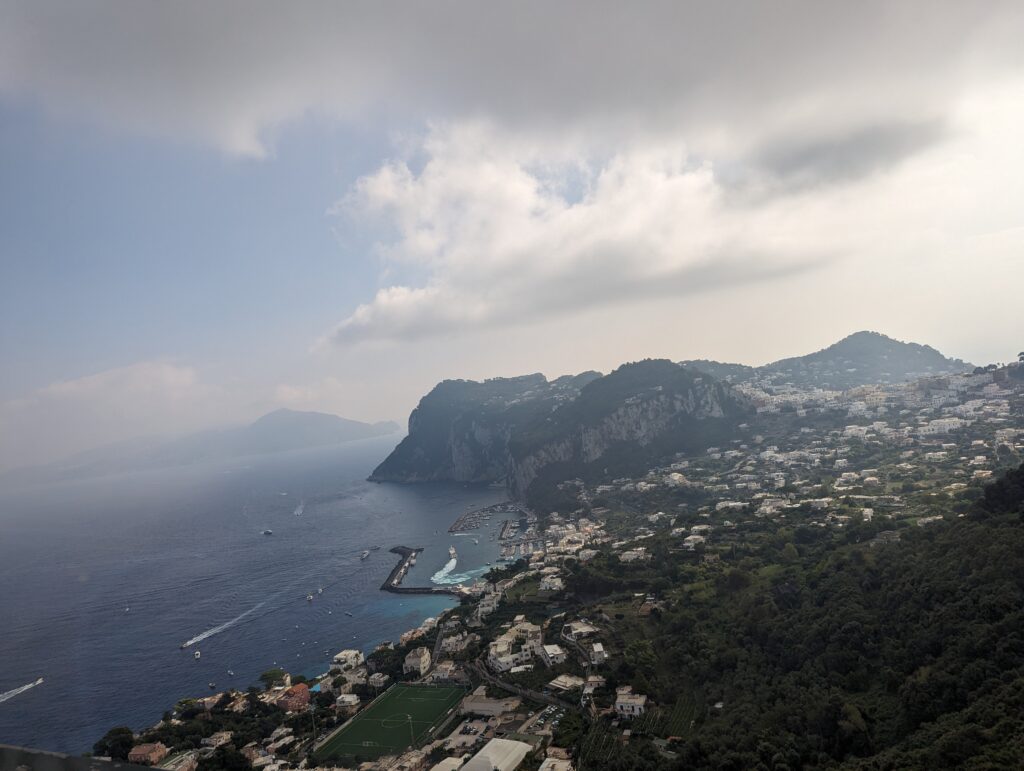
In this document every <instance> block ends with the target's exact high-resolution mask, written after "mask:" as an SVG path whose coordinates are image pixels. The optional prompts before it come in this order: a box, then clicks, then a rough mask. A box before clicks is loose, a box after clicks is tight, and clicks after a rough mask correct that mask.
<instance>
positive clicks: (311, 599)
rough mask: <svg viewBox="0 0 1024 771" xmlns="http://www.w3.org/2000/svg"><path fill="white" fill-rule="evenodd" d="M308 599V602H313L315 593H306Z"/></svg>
mask: <svg viewBox="0 0 1024 771" xmlns="http://www.w3.org/2000/svg"><path fill="white" fill-rule="evenodd" d="M306 601H307V602H312V601H313V595H312V594H307V595H306Z"/></svg>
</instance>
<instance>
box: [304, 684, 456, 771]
mask: <svg viewBox="0 0 1024 771" xmlns="http://www.w3.org/2000/svg"><path fill="white" fill-rule="evenodd" d="M465 695H466V691H465V690H464V689H462V688H457V687H448V686H437V685H403V684H401V683H398V684H395V685H393V686H391V688H389V689H388V690H387V691H385V692H384V693H383V694H381V695H380V696H379V697H378V698H377V699H376V700H374V701H373V703H371V704H370V706H368V707H367V708H366V709H364V710H363V711H362V712H360V713H359V714H357V715H356V716H355V717H354V718H352V720H350V721H349V722H348V723H346V724H345V725H343V726H342V727H341V728H339V729H338V730H337V731H335V732H334V733H333V734H331V736H330V737H328V738H327V739H326V740H325V741H324V743H323V744H321V745H320V746H319V747H318V748H317V749H316V751H315V753H314V754H315V756H316V760H317V761H323V760H329V759H332V758H342V757H359V758H365V759H367V760H373V759H375V758H379V757H380V756H381V755H391V754H394V753H398V752H401V751H403V750H405V749H407V748H408V747H411V746H416V745H419V744H421V743H423V742H425V741H426V740H427V739H428V738H429V737H430V736H431V734H432V733H433V732H434V731H436V730H437V729H438V728H439V727H440V726H441V724H443V723H444V722H445V720H447V718H448V716H449V715H450V714H451V712H452V710H453V709H455V707H456V706H457V705H458V703H459V701H460V700H461V699H462V697H463V696H465Z"/></svg>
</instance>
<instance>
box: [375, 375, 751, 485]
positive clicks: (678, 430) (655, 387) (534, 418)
mask: <svg viewBox="0 0 1024 771" xmlns="http://www.w3.org/2000/svg"><path fill="white" fill-rule="evenodd" d="M746 411H747V404H746V402H745V400H744V399H743V398H742V397H740V396H739V395H738V394H736V393H735V392H733V391H732V390H731V388H729V387H728V386H726V385H723V384H722V383H720V382H718V381H717V380H715V379H714V378H712V377H710V376H709V375H706V374H703V373H700V372H695V371H692V370H688V369H686V368H684V367H681V366H680V365H677V364H673V363H672V362H668V361H643V362H637V363H635V364H627V365H624V366H622V367H620V368H619V369H617V370H616V371H615V372H613V373H611V374H610V375H607V376H604V377H601V376H600V375H598V373H584V374H583V375H578V376H575V377H571V378H559V379H558V380H555V381H551V382H548V381H547V380H546V379H545V378H544V377H543V376H542V375H527V376H524V377H521V378H502V379H498V380H491V381H486V382H484V383H475V382H472V381H445V382H444V383H441V384H439V385H438V386H437V387H435V388H434V390H432V391H431V392H430V393H429V394H427V396H425V397H424V398H423V399H422V400H421V402H420V404H419V406H417V408H416V409H415V410H414V411H413V413H412V415H411V416H410V418H409V435H408V436H407V437H406V438H405V439H404V440H403V441H402V442H401V444H399V446H398V447H396V448H395V450H394V452H392V454H391V455H390V456H389V457H388V458H387V459H386V460H385V461H384V462H383V463H381V465H380V466H379V467H378V468H377V469H376V470H375V471H374V473H373V475H372V476H371V479H373V480H377V481H401V482H425V481H442V480H443V481H459V482H495V481H501V480H504V481H505V482H506V483H507V485H508V487H509V492H510V493H511V494H512V495H514V496H516V497H519V498H525V497H526V496H527V494H528V492H529V490H530V488H531V487H532V486H533V485H534V484H535V483H536V482H537V481H538V480H541V479H544V480H550V481H557V480H556V477H557V478H558V479H564V478H566V477H568V476H574V475H577V474H579V473H584V472H585V471H586V469H587V468H588V467H590V466H591V465H592V464H597V463H598V462H599V461H600V462H601V463H611V464H612V465H613V466H615V465H616V464H619V463H622V462H624V461H625V459H626V458H632V459H634V460H638V459H641V458H648V457H651V458H653V457H655V456H657V455H658V454H662V453H665V452H678V451H680V450H684V449H698V450H699V449H703V447H706V446H707V445H708V444H710V443H712V442H713V441H717V440H719V439H721V438H723V437H724V436H726V435H729V436H731V432H732V427H733V426H734V425H735V421H734V420H733V419H734V418H737V417H739V416H741V415H743V414H746ZM559 475H561V476H559Z"/></svg>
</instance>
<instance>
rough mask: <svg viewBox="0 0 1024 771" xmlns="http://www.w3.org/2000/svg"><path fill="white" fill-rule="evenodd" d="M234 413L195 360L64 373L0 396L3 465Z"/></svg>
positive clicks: (188, 427) (176, 430) (174, 429)
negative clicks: (17, 394)
mask: <svg viewBox="0 0 1024 771" xmlns="http://www.w3.org/2000/svg"><path fill="white" fill-rule="evenodd" d="M231 416H232V412H231V407H230V400H228V399H226V397H225V394H224V393H223V391H222V390H221V389H220V388H218V387H216V386H213V385H210V384H208V383H204V382H203V381H202V379H201V378H200V376H199V373H198V372H197V371H196V370H195V369H194V368H192V367H188V366H182V365H178V364H173V363H170V362H163V361H149V362H140V363H137V364H132V365H129V366H125V367H118V368H116V369H110V370H106V371H103V372H99V373H96V374H92V375H87V376H85V377H80V378H77V379H74V380H66V381H61V382H57V383H52V384H50V385H47V386H44V387H42V388H39V389H37V390H36V391H33V392H32V393H30V394H28V395H27V396H24V397H21V398H17V399H12V400H9V401H7V402H3V403H2V404H0V437H3V441H2V442H0V468H14V467H18V466H28V465H32V464H37V463H41V462H47V461H50V460H54V459H55V458H59V457H63V456H67V455H71V454H73V453H75V452H78V451H81V450H84V449H87V448H90V447H95V446H98V445H101V444H108V443H112V442H116V441H121V440H124V439H130V438H135V437H140V436H146V435H151V434H158V433H180V432H184V431H188V430H192V429H195V428H198V427H201V426H206V425H209V424H210V423H211V422H224V421H226V420H229V419H230V418H231Z"/></svg>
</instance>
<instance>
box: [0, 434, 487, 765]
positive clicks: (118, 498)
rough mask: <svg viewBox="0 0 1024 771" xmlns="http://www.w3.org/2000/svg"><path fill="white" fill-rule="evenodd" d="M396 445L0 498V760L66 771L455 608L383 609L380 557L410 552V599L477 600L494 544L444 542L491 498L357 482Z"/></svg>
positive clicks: (403, 601) (387, 601) (365, 444)
mask: <svg viewBox="0 0 1024 771" xmlns="http://www.w3.org/2000/svg"><path fill="white" fill-rule="evenodd" d="M399 438H400V437H397V436H391V437H383V438H374V439H369V440H362V441H358V442H352V443H349V444H345V445H341V446H339V447H333V448H330V449H318V450H307V451H299V452H290V453H282V454H278V455H272V456H261V457H251V458H245V459H241V460H237V459H236V460H233V461H231V462H223V463H220V464H213V465H204V466H189V467H181V468H175V469H164V470H159V471H147V472H140V473H132V474H125V475H118V476H108V477H103V478H100V479H92V480H87V481H76V482H64V483H61V484H54V485H50V486H38V487H34V488H30V489H21V490H17V491H14V490H7V491H0V742H2V743H8V744H19V745H27V746H32V747H39V748H43V749H49V750H57V751H62V752H69V753H80V752H83V751H86V750H89V749H90V748H91V746H92V743H93V742H94V741H96V740H97V739H98V738H99V737H100V736H102V735H103V734H104V733H105V732H106V731H107V729H109V728H111V727H112V726H116V725H128V726H130V727H132V728H134V729H139V728H143V727H145V726H148V725H152V724H153V723H155V722H157V721H158V720H159V719H160V717H161V715H162V714H163V712H164V711H165V710H167V709H170V708H171V707H172V706H173V704H174V703H175V701H177V700H178V699H180V698H183V697H186V696H202V695H206V694H209V693H210V692H211V691H210V689H209V684H210V683H214V684H215V687H216V689H217V690H218V691H219V690H221V689H224V688H228V687H235V688H241V689H244V688H246V687H248V686H249V685H252V684H256V682H257V678H258V676H259V674H260V673H261V672H263V671H264V670H266V669H269V668H271V667H274V666H280V667H283V668H285V669H287V670H289V671H291V672H293V673H303V674H306V675H312V674H316V673H319V672H322V671H324V670H325V669H326V667H327V665H328V663H329V661H330V659H331V656H332V655H333V654H334V653H336V652H337V651H338V650H341V649H342V648H360V649H362V650H364V651H369V650H371V649H372V648H373V647H374V646H375V645H376V644H377V643H378V642H380V641H381V640H385V639H397V638H398V635H399V634H400V633H401V632H403V631H405V630H406V629H410V628H413V627H415V626H418V625H419V623H420V622H422V621H423V619H424V618H426V617H428V616H431V615H435V614H436V613H438V612H440V611H441V610H443V609H444V608H446V607H449V606H450V605H451V604H453V602H454V600H452V599H450V598H447V597H430V596H424V597H416V596H397V595H392V594H388V593H386V592H381V591H380V588H379V587H380V585H381V584H382V583H383V582H384V580H385V578H386V577H387V575H388V573H389V572H390V571H391V569H392V568H393V567H394V565H395V564H396V563H397V561H398V559H399V558H398V557H397V556H396V555H394V554H391V553H389V552H388V549H390V548H391V547H392V546H396V545H403V546H412V547H423V548H424V551H423V553H422V554H421V555H420V557H419V559H418V561H417V564H416V565H415V567H414V568H413V569H412V571H410V574H409V576H408V577H407V578H406V580H405V584H406V585H408V586H413V585H429V584H431V583H435V584H437V583H442V584H443V583H455V582H458V581H461V580H472V579H473V578H475V577H476V576H479V575H480V574H482V573H483V572H485V571H486V569H487V568H486V563H488V562H490V561H493V560H494V559H495V558H496V556H497V552H498V546H497V541H490V540H488V538H487V533H486V532H485V531H481V532H480V537H479V543H475V542H474V538H473V537H472V536H462V537H453V536H451V535H449V534H448V532H447V529H448V526H449V525H450V524H451V523H452V522H453V521H454V520H455V519H456V518H457V517H458V516H459V515H460V514H461V513H463V512H465V511H466V510H468V509H470V508H477V507H480V506H486V505H488V504H491V503H495V502H498V501H500V500H502V499H503V498H504V497H505V496H504V493H503V491H501V490H497V489H494V488H486V487H477V486H463V485H443V484H435V485H409V486H407V485H395V484H376V483H371V482H367V481H365V479H366V477H367V475H368V474H369V473H370V471H372V469H373V468H374V467H375V466H376V464H377V463H379V462H380V460H381V459H382V458H384V457H385V456H386V455H387V453H388V452H389V451H390V450H391V449H392V447H393V446H394V445H395V443H396V442H397V441H398V439H399ZM494 526H495V525H492V528H493V527H494ZM266 529H269V530H272V531H273V535H263V534H262V531H263V530H266ZM449 544H454V545H455V546H456V549H457V551H458V558H457V560H456V561H455V562H454V563H452V562H451V561H450V559H449V555H448V546H449ZM374 547H379V548H376V549H375V548H374ZM367 549H374V550H373V551H371V552H370V556H369V557H368V558H367V559H366V560H362V559H360V555H361V553H362V552H363V551H364V550H367ZM320 590H323V591H322V592H321V591H320ZM309 594H312V595H313V601H312V602H310V601H308V600H307V595H309ZM346 613H351V614H352V615H351V616H349V615H346ZM187 640H194V641H195V642H194V643H193V645H192V646H191V647H189V648H187V649H185V650H182V649H181V648H180V646H181V644H182V643H183V642H185V641H187ZM196 650H199V651H201V658H200V659H198V660H196V659H195V658H194V656H193V654H194V651H196ZM229 670H230V671H231V672H233V673H234V674H229ZM40 677H42V678H43V682H42V683H41V684H39V685H37V686H34V687H31V688H28V689H26V690H22V691H20V692H19V691H18V689H20V688H22V687H23V686H26V685H28V684H30V683H33V682H35V681H36V680H37V678H40ZM12 692H14V693H13V694H12Z"/></svg>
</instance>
